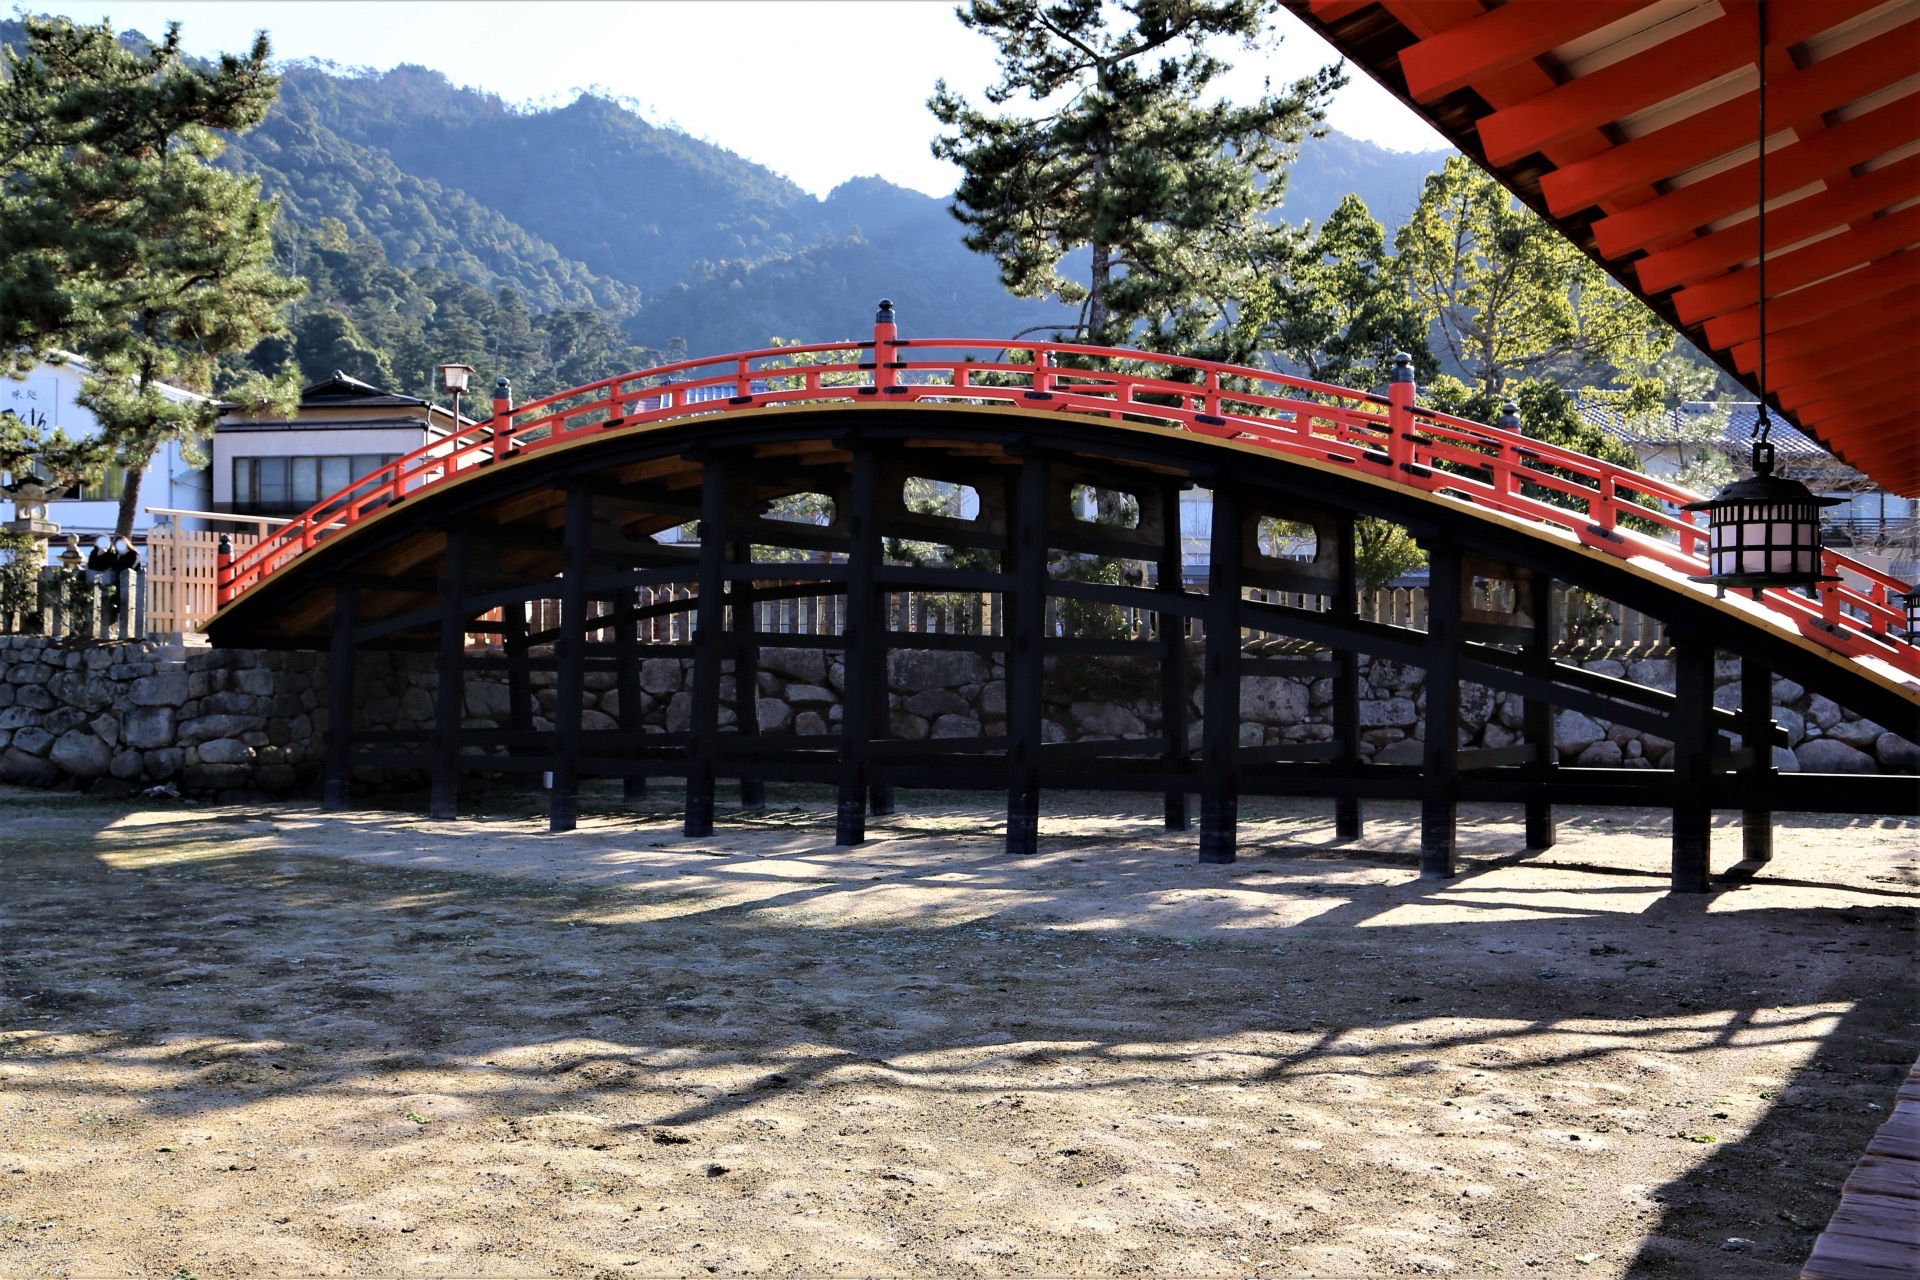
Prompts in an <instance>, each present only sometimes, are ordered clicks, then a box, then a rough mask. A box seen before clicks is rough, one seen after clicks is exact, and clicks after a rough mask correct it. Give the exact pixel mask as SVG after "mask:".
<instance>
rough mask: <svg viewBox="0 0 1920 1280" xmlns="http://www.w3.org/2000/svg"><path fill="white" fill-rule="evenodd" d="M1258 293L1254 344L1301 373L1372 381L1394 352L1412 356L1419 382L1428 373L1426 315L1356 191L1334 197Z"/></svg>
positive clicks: (1355, 383) (1353, 383) (1384, 374)
mask: <svg viewBox="0 0 1920 1280" xmlns="http://www.w3.org/2000/svg"><path fill="white" fill-rule="evenodd" d="M1264 296H1265V305H1264V306H1263V307H1262V312H1263V314H1262V315H1261V316H1260V317H1259V326H1260V327H1259V332H1258V338H1257V344H1258V346H1259V349H1260V350H1262V351H1265V352H1268V353H1270V354H1271V355H1273V356H1276V357H1278V358H1279V360H1280V361H1281V362H1283V363H1284V365H1285V366H1286V367H1287V368H1289V369H1292V370H1297V371H1298V372H1300V373H1302V374H1304V375H1305V376H1307V377H1309V378H1313V379H1316V380H1318V381H1321V382H1331V383H1334V384H1335V385H1337V386H1343V387H1359V388H1361V389H1363V390H1364V389H1366V388H1368V387H1374V386H1378V385H1379V384H1381V383H1383V382H1385V381H1386V380H1387V378H1388V376H1389V375H1390V374H1391V373H1392V371H1393V355H1394V353H1395V352H1399V351H1408V352H1411V353H1412V354H1413V360H1414V374H1415V376H1416V377H1417V378H1419V379H1420V380H1421V381H1422V382H1424V381H1426V380H1427V379H1428V378H1431V377H1432V376H1433V375H1434V373H1435V372H1436V369H1437V366H1436V364H1435V362H1434V359H1433V353H1432V352H1431V351H1430V350H1428V348H1427V325H1426V321H1425V319H1424V317H1423V316H1422V315H1421V314H1420V310H1419V308H1418V307H1417V306H1415V304H1414V302H1413V299H1412V298H1411V297H1410V296H1409V295H1408V293H1407V290H1406V287H1405V285H1404V283H1403V281H1402V280H1401V278H1400V276H1399V274H1398V272H1397V271H1396V270H1395V267H1394V260H1393V255H1392V254H1390V253H1388V252H1387V233H1386V230H1385V228H1383V227H1382V226H1381V225H1380V224H1379V223H1378V222H1376V221H1374V218H1373V215H1372V214H1371V213H1369V212H1368V211H1367V206H1366V204H1365V202H1363V201H1362V200H1361V199H1360V197H1359V196H1356V195H1349V196H1347V197H1346V198H1345V199H1343V200H1342V201H1341V202H1340V204H1339V205H1338V206H1337V207H1336V208H1335V209H1334V211H1333V213H1332V214H1331V215H1330V216H1329V217H1328V218H1327V220H1326V221H1325V222H1323V223H1321V224H1320V227H1319V230H1318V231H1316V232H1314V234H1313V238H1312V240H1311V241H1309V242H1308V243H1307V244H1306V245H1304V246H1303V247H1302V249H1301V252H1300V253H1299V254H1297V255H1296V256H1295V257H1294V258H1293V260H1292V262H1291V263H1289V264H1288V266H1287V268H1286V270H1285V271H1284V272H1283V273H1281V274H1279V275H1278V276H1276V277H1275V278H1273V279H1272V280H1270V281H1268V282H1267V288H1266V291H1265V295H1264Z"/></svg>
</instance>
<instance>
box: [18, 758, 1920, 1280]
mask: <svg viewBox="0 0 1920 1280" xmlns="http://www.w3.org/2000/svg"><path fill="white" fill-rule="evenodd" d="M677 799H678V796H677V793H672V792H662V793H660V798H659V800H658V802H657V806H656V808H655V809H653V810H648V809H647V808H646V807H645V806H640V807H638V808H631V809H630V808H628V807H627V806H624V805H623V804H622V803H621V802H619V801H618V800H616V799H614V798H613V796H612V793H611V792H608V793H602V794H600V795H598V796H597V797H593V798H590V803H589V804H588V805H587V816H586V818H585V820H584V821H583V823H582V825H581V828H580V829H579V830H578V831H576V832H573V833H570V834H567V835H561V836H550V835H547V834H546V833H545V830H544V824H543V823H541V822H540V821H539V820H538V819H537V818H536V817H535V816H534V815H533V811H532V809H531V808H530V807H522V808H520V809H519V810H518V811H517V812H516V811H515V809H514V803H515V802H514V801H513V799H512V798H511V797H504V796H497V797H493V800H494V801H495V802H497V804H498V806H499V807H498V809H497V811H496V812H494V813H493V814H491V815H489V816H478V815H476V816H474V817H472V818H469V819H463V820H461V821H458V822H454V823H449V824H437V825H436V824H430V823H428V822H427V821H426V820H425V819H424V818H422V817H420V816H419V810H417V809H415V810H406V809H402V808H398V807H396V808H390V809H386V810H383V811H368V812H360V813H353V814H347V815H326V814H321V813H319V812H317V811H315V810H313V809H310V808H308V809H303V808H299V807H293V808H288V809H276V810H271V811H269V810H265V809H254V808H244V809H242V808H228V809H218V808H209V807H193V806H184V805H179V804H174V805H169V806H164V807H151V808H135V807H128V806H125V805H118V806H115V805H106V804H102V803H98V802H90V801H86V800H83V799H62V798H58V797H48V796H45V795H40V794H35V793H25V792H6V793H0V832H4V835H3V836H0V869H3V870H4V873H5V877H4V885H5V889H6V892H5V896H4V898H0V944H3V950H0V964H3V965H4V969H0V997H3V999H0V1274H5V1275H8V1276H24V1275H48V1276H69V1275H71V1276H81V1275H89V1276H91V1275H102V1276H123V1275H124V1276H142V1277H161V1278H172V1280H187V1278H188V1277H200V1278H203V1280H211V1278H212V1277H217V1276H252V1275H272V1276H298V1275H322V1274H326V1275H404V1276H423V1275H424V1276H435V1275H447V1276H508V1275H513V1276H519V1275H593V1276H613V1277H646V1276H692V1277H696V1278H697V1277H702V1276H706V1275H741V1274H768V1275H843V1276H918V1275H982V1276H1028V1275H1032V1276H1050V1275H1073V1276H1082V1275H1151V1276H1176V1275H1177V1276H1212V1275H1221V1276H1264V1277H1278V1276H1289V1277H1291V1276H1317V1277H1374V1276H1389V1275H1409V1274H1414V1275H1463V1276H1466V1275H1471V1276H1479V1275H1490V1274H1501V1275H1509V1276H1530V1277H1557V1276H1579V1277H1603V1276H1626V1275H1632V1276H1642V1275H1644V1276H1674V1277H1729V1278H1734V1277H1737V1278H1739V1280H1765V1278H1769V1277H1783V1278H1784V1277H1791V1276H1795V1275H1797V1274H1798V1269H1799V1266H1800V1264H1801V1262H1802V1261H1803V1260H1804V1259H1805V1257H1806V1254H1807V1251H1808V1249H1809V1248H1810V1246H1811V1243H1812V1240H1813V1236H1814V1233H1815V1232H1816V1231H1817V1230H1818V1229H1819V1228H1820V1227H1821V1226H1823V1225H1824V1224H1825V1221H1826V1218H1827V1216H1828V1215H1829V1214H1830V1213H1831V1212H1832V1210H1833V1207H1834V1205H1835V1203H1836V1202H1837V1200H1838V1196H1839V1185H1840V1183H1841V1182H1842V1181H1843V1180H1844V1178H1845V1177H1846V1174H1847V1172H1848V1170H1849V1169H1850V1168H1851V1166H1852V1164H1853V1162H1854V1161H1855V1160H1856V1159H1857V1158H1858V1155H1859V1153H1860V1151H1861V1149H1862V1147H1863V1146H1864V1145H1865V1143H1866V1140H1867V1138H1868V1137H1869V1135H1870V1134H1871V1133H1872V1132H1873V1130H1874V1129H1875V1127H1877V1125H1878V1124H1879V1123H1880V1122H1881V1121H1882V1120H1883V1119H1884V1118H1885V1116H1886V1108H1888V1107H1889V1106H1890V1105H1891V1101H1892V1095H1893V1091H1894V1088H1895V1086H1896V1083H1897V1081H1898V1080H1899V1079H1900V1077H1901V1076H1902V1075H1904V1073H1905V1071H1906V1069H1907V1067H1908V1066H1909V1065H1910V1064H1911V1063H1912V1062H1913V1060H1914V1057H1915V1054H1916V1052H1917V1051H1920V1034H1917V1033H1920V1008H1917V1007H1916V1001H1915V995H1914V992H1915V989H1916V988H1915V978H1916V963H1915V959H1916V957H1915V933H1914V927H1915V908H1916V906H1917V905H1920V824H1915V823H1912V822H1906V821H1901V820H1895V819H1880V818H1850V819H1809V818H1785V819H1783V820H1782V825H1781V827H1780V831H1779V836H1778V856H1777V857H1776V859H1775V860H1774V862H1773V863H1772V864H1770V866H1769V867H1767V868H1766V869H1765V870H1764V871H1763V872H1761V873H1760V874H1759V875H1758V876H1757V877H1754V878H1750V879H1739V878H1736V879H1732V880H1729V881H1728V882H1726V883H1725V884H1724V886H1723V887H1722V888H1721V889H1720V891H1718V892H1716V893H1714V894H1712V895H1708V896H1705V897H1689V898H1681V897H1669V896H1668V895H1667V894H1666V892H1665V880H1664V867H1665V862H1666V858H1667V842H1666V828H1665V824H1664V821H1663V819H1662V818H1661V816H1660V815H1659V814H1657V813H1652V812H1646V811H1611V812H1609V813H1606V814H1593V815H1585V816H1582V815H1572V814H1563V815H1562V823H1561V828H1560V830H1561V835H1562V840H1561V843H1560V844H1559V845H1558V846H1556V847H1555V848H1554V849H1552V850H1549V851H1547V852H1544V853H1533V854H1529V853H1525V852H1524V851H1522V850H1521V849H1520V844H1521V832H1520V826H1519V822H1518V818H1519V815H1518V814H1517V813H1512V812H1501V811H1497V810H1471V809H1470V810H1468V811H1467V812H1466V813H1465V814H1464V815H1463V818H1464V821H1463V835H1462V845H1463V850H1464V858H1463V867H1464V870H1463V873H1462V874H1461V875H1460V876H1459V877H1458V878H1457V879H1454V880H1451V881H1446V882H1434V881H1421V880H1419V879H1418V878H1417V876H1416V874H1415V865H1416V860H1415V857H1414V848H1415V841H1416V839H1417V826H1416V819H1417V814H1416V813H1415V812H1414V811H1413V810H1412V809H1411V808H1410V807H1406V806H1378V807H1376V808H1374V809H1370V810H1369V813H1368V817H1369V823H1368V828H1367V834H1366V836H1365V838H1364V839H1362V840H1361V841H1359V842H1356V843H1351V844H1345V845H1342V844H1337V843H1335V841H1334V839H1333V832H1332V825H1331V820H1330V815H1329V814H1328V813H1327V812H1326V811H1325V806H1322V805H1304V804H1303V805H1282V804H1275V805H1266V806H1263V805H1259V804H1249V805H1248V806H1247V811H1246V821H1245V824H1244V827H1243V831H1244V837H1243V850H1244V853H1243V856H1242V859H1241V860H1240V861H1239V862H1238V863H1236V864H1234V865H1231V866H1200V865H1197V864H1196V863H1195V861H1194V854H1195V837H1194V835H1192V834H1191V833H1186V834H1181V833H1172V834H1170V833H1167V832H1165V831H1163V830H1161V829H1160V824H1159V822H1158V820H1157V814H1156V813H1154V812H1152V811H1150V810H1149V809H1148V808H1147V805H1146V804H1145V803H1142V802H1141V801H1140V800H1132V801H1129V800H1124V799H1123V800H1117V801H1116V800H1113V799H1111V798H1107V797H1098V796H1049V797H1048V801H1047V803H1048V816H1047V817H1046V818H1045V820H1044V822H1043V826H1042V834H1043V839H1042V849H1041V852H1040V853H1039V855H1038V856H1035V857H1031V858H1023V859H1009V858H1007V857H1006V856H1005V855H1004V854H1003V853H1002V851H1001V829H1000V826H999V822H998V815H997V813H996V804H995V802H994V800H993V799H992V798H991V797H984V796H981V797H961V798H954V797H948V796H936V795H928V794H916V793H903V795H902V797H901V799H902V802H903V810H902V812H901V813H900V814H899V815H898V816H896V817H892V818H887V819H882V820H878V821H877V822H876V823H875V824H874V827H873V831H874V836H875V838H874V839H872V840H871V841H870V842H869V843H868V844H866V845H864V846H861V847H859V848H855V849H836V848H834V847H833V845H832V834H833V833H832V812H831V805H830V797H829V796H828V795H826V794H825V793H823V792H817V791H805V790H797V789H796V790H791V791H783V790H781V789H779V788H775V789H774V794H773V801H774V807H771V808H769V809H767V810H765V811H763V812H759V813H754V814H745V813H738V812H729V813H725V814H723V820H722V823H721V828H720V830H719V832H718V833H717V834H716V835H715V836H713V837H712V838H709V839H701V840H686V839H682V838H681V837H680V835H679V834H678V827H677V824H676V821H675V816H674V815H673V814H672V813H671V812H670V811H669V809H670V806H671V805H672V804H673V803H675V802H676V801H677ZM400 803H402V802H400V801H396V802H395V804H396V805H398V804H400ZM1129 804H1132V805H1135V806H1137V808H1136V809H1135V811H1134V813H1133V815H1132V816H1127V815H1125V814H1120V815H1116V814H1115V813H1114V812H1113V807H1114V806H1115V805H1122V806H1124V805H1129ZM1739 840H1740V833H1739V830H1738V828H1737V826H1733V825H1726V826H1721V827H1717V828H1716V832H1715V841H1716V855H1717V856H1716V865H1718V866H1721V867H1723V868H1724V867H1725V866H1726V865H1727V864H1728V863H1729V862H1731V861H1732V860H1733V859H1734V858H1737V857H1738V854H1739Z"/></svg>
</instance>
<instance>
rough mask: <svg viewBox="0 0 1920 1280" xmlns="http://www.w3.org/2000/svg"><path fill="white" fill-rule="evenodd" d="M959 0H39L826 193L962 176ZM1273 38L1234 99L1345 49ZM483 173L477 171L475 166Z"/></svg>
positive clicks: (1371, 109) (971, 52)
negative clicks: (441, 85)
mask: <svg viewBox="0 0 1920 1280" xmlns="http://www.w3.org/2000/svg"><path fill="white" fill-rule="evenodd" d="M953 7H954V6H953V3H952V0H624V2H622V0H601V2H599V3H581V2H579V0H544V2H543V3H539V4H534V3H529V2H527V0H492V2H484V0H433V2H422V0H377V2H376V0H359V2H349V0H275V3H272V4H263V3H258V2H257V0H253V2H248V0H121V2H119V3H100V2H98V0H85V2H84V3H82V2H75V3H67V4H48V5H46V6H45V8H42V7H41V6H40V5H33V6H30V7H29V9H28V11H29V12H57V13H64V14H66V15H67V16H68V17H71V18H73V19H74V20H75V21H79V22H98V21H99V20H101V19H102V18H106V19H110V20H111V21H112V22H113V24H114V27H115V28H116V29H117V30H123V31H124V30H128V29H137V30H140V31H142V32H145V33H146V34H148V35H157V34H159V32H160V31H161V30H162V29H163V28H164V27H165V25H166V23H167V21H168V20H169V19H177V20H178V21H179V22H180V23H181V33H182V36H183V38H184V40H185V43H186V47H187V50H188V52H190V53H194V54H199V55H211V54H214V53H220V52H227V51H234V52H238V51H242V50H244V49H246V48H247V47H248V46H249V45H250V44H251V43H252V40H253V33H254V32H255V31H256V30H258V29H260V28H262V27H264V28H265V29H266V30H267V32H268V34H269V36H271V38H272V40H273V51H274V56H275V58H276V59H294V58H319V59H323V60H325V61H328V62H334V63H338V64H340V65H341V66H347V67H372V68H375V69H377V70H386V69H388V68H390V67H394V66H397V65H399V64H401V63H417V64H420V65H423V66H427V67H432V68H434V69H436V70H439V71H442V72H444V73H445V74H446V75H447V76H448V78H449V79H451V80H452V81H453V82H454V83H456V84H462V85H470V86H472V87H474V88H478V89H483V90H486V91H488V92H491V93H496V94H499V95H500V96H501V97H502V98H504V99H506V100H507V101H509V102H514V103H536V104H559V103H563V102H566V101H570V100H571V99H572V97H573V96H574V94H575V92H576V91H578V90H580V89H586V88H596V89H598V90H600V91H602V92H605V93H608V94H610V95H611V96H614V97H618V98H622V99H625V100H627V101H629V102H630V103H632V104H633V105H635V106H637V107H638V108H639V109H640V110H641V112H642V114H643V115H644V116H645V117H646V118H647V119H648V120H651V121H653V122H655V123H657V124H666V123H672V124H677V125H678V126H679V127H680V128H682V129H684V130H686V131H687V132H688V133H690V134H693V135H694V136H695V137H700V138H705V139H707V140H708V141H710V142H713V143H716V144H718V145H720V146H723V147H725V148H727V149H728V150H730V151H734V152H737V153H739V154H740V155H743V156H746V157H747V158H748V159H750V160H755V161H758V162H759V163H761V164H764V165H766V166H767V167H768V168H770V169H773V170H775V171H776V172H778V173H782V174H785V175H786V176H787V177H789V178H791V179H793V181H795V182H797V183H798V184H800V185H801V186H802V187H805V188H806V189H807V190H809V191H812V192H814V193H815V194H816V195H825V194H826V193H827V192H828V191H829V190H831V189H832V188H833V187H834V186H835V185H837V184H838V183H840V182H843V181H845V180H846V179H848V178H851V177H856V176H861V175H866V174H878V175H880V176H881V177H884V178H887V179H889V180H890V181H893V182H896V183H899V184H900V185H901V186H906V187H913V188H915V189H916V190H920V191H924V192H927V193H928V194H930V195H944V194H946V193H948V192H950V191H951V190H952V189H953V186H954V183H955V181H956V180H957V175H956V173H955V172H954V170H953V169H952V167H951V166H949V165H946V164H943V163H941V162H939V161H937V160H935V159H933V157H932V156H931V155H930V154H929V153H928V150H927V143H928V140H929V139H930V138H931V137H932V136H933V134H934V131H935V124H934V121H933V117H932V116H931V115H929V114H928V112H927V110H926V105H925V104H926V99H927V95H928V93H929V92H930V91H931V90H932V88H933V82H934V81H935V80H936V79H938V78H940V77H941V76H945V77H946V79H947V81H948V83H949V84H952V85H953V86H955V87H956V88H959V89H962V90H964V91H965V92H966V93H967V94H968V95H969V96H970V97H973V98H974V99H975V100H976V101H978V100H979V91H980V89H981V88H982V87H984V86H985V85H986V84H988V83H989V82H990V81H991V80H992V79H993V78H994V63H993V47H992V45H991V44H990V43H989V42H988V41H987V40H986V39H985V38H984V37H982V36H979V35H976V34H974V33H972V32H969V31H967V30H966V29H965V28H964V27H962V26H961V25H960V24H959V22H958V21H957V20H956V19H955V18H954V16H953ZM1275 31H1276V34H1278V35H1279V36H1281V37H1283V38H1282V39H1281V40H1279V42H1278V43H1277V44H1271V43H1270V45H1269V47H1267V48H1263V49H1260V50H1256V51H1245V50H1239V49H1232V50H1231V51H1229V52H1228V54H1227V56H1228V58H1229V60H1230V61H1232V62H1234V63H1235V64H1236V65H1235V68H1234V72H1233V74H1232V76H1231V77H1230V78H1229V79H1228V80H1227V81H1226V82H1224V84H1223V85H1222V88H1223V90H1224V92H1225V93H1226V94H1227V95H1228V96H1232V97H1251V96H1253V95H1254V94H1257V93H1258V92H1259V90H1260V86H1261V82H1262V80H1263V79H1265V78H1267V77H1271V78H1272V80H1273V82H1274V83H1275V84H1276V85H1278V84H1285V83H1287V82H1289V81H1291V80H1293V79H1296V78H1297V77H1299V76H1302V75H1306V74H1308V73H1310V72H1311V71H1312V70H1313V69H1314V68H1316V67H1318V66H1321V65H1322V64H1324V63H1327V62H1330V61H1333V59H1334V53H1333V50H1332V49H1330V48H1329V47H1327V46H1326V45H1325V44H1323V43H1322V42H1321V41H1320V39H1319V37H1317V36H1315V35H1314V34H1312V33H1311V32H1310V31H1308V30H1307V29H1306V28H1305V27H1303V26H1302V25H1301V24H1300V23H1299V22H1298V21H1297V20H1295V19H1294V18H1293V17H1292V16H1291V15H1289V14H1284V13H1283V14H1282V15H1281V17H1280V18H1279V19H1278V21H1277V25H1276V28H1275ZM1351 78H1352V80H1353V83H1352V84H1351V85H1350V86H1349V87H1348V88H1347V89H1346V90H1345V91H1344V92H1343V93H1342V94H1341V96H1340V98H1339V99H1338V101H1336V103H1335V104H1334V107H1333V110H1332V113H1331V117H1330V123H1331V124H1332V125H1333V127H1335V128H1337V129H1340V130H1341V131H1343V132H1345V133H1349V134H1352V135H1354V136H1356V137H1361V138H1367V139H1370V140H1371V141H1374V142H1377V143H1380V144H1381V145H1383V146H1387V147H1392V148H1394V149H1396V150H1401V151H1423V150H1427V149H1429V148H1433V147H1439V146H1445V145H1447V144H1446V142H1445V140H1444V139H1442V138H1441V137H1440V136H1439V135H1438V134H1436V133H1434V132H1433V131H1432V130H1430V129H1428V128H1427V126H1426V125H1425V124H1424V123H1422V122H1421V121H1420V120H1419V118H1418V117H1416V116H1415V115H1413V113H1411V112H1409V111H1408V110H1406V108H1404V107H1402V106H1401V105H1400V104H1399V103H1397V102H1395V101H1394V100H1393V98H1392V97H1391V96H1390V95H1389V94H1387V92H1386V91H1385V90H1383V89H1381V88H1379V87H1378V86H1377V85H1375V84H1374V83H1373V81H1372V80H1371V79H1369V78H1368V77H1367V76H1366V75H1365V74H1364V73H1363V72H1360V71H1358V70H1352V71H1351ZM477 177H479V175H476V178H477Z"/></svg>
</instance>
